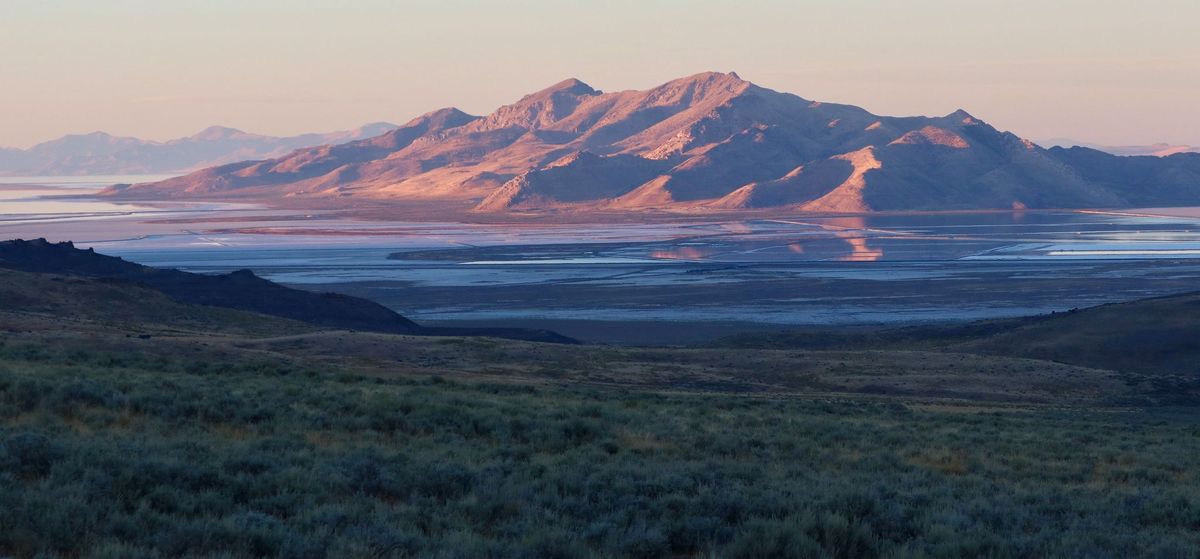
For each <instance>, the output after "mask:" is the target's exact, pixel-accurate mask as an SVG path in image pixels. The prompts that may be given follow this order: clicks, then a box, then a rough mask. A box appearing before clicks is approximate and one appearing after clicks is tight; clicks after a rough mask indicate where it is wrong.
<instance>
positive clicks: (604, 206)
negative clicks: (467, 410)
mask: <svg viewBox="0 0 1200 559" xmlns="http://www.w3.org/2000/svg"><path fill="white" fill-rule="evenodd" d="M389 134H391V135H393V137H394V138H395V139H396V140H397V141H377V139H369V140H359V141H355V142H348V143H346V144H342V145H340V146H335V147H330V146H320V147H315V148H306V149H303V150H298V151H296V152H294V153H291V154H289V155H287V156H284V157H281V158H274V159H267V160H263V161H253V162H242V163H238V164H233V165H231V166H226V167H220V168H211V169H206V170H203V171H199V172H197V173H193V174H191V175H187V176H184V177H178V178H175V179H169V180H167V181H161V182H157V183H145V184H138V185H121V186H119V187H114V188H111V189H109V190H108V191H107V193H108V194H110V195H113V196H117V197H123V198H131V199H138V198H155V197H162V196H179V195H183V196H188V197H197V198H206V197H207V198H238V199H255V200H262V201H268V202H269V201H271V200H280V199H283V198H289V199H293V200H294V201H299V203H306V204H310V205H318V206H319V205H322V204H332V203H335V202H333V200H340V201H339V202H337V203H345V201H346V200H350V201H362V202H371V203H385V204H386V203H420V202H426V201H438V202H443V203H445V202H449V203H452V204H454V205H455V206H456V207H458V208H460V209H461V210H462V211H464V212H476V213H505V212H529V211H533V212H538V211H552V212H563V211H568V212H569V211H599V210H604V211H647V210H656V211H657V210H662V211H676V212H715V211H737V210H752V209H771V210H782V211H796V212H823V213H828V212H835V213H844V212H850V213H859V212H872V211H921V210H974V209H1013V208H1082V207H1131V206H1137V205H1145V204H1161V203H1163V202H1164V201H1166V202H1167V203H1168V204H1169V205H1177V204H1197V203H1200V154H1195V155H1193V154H1178V155H1173V156H1171V157H1166V158H1162V159H1161V160H1158V159H1156V160H1154V161H1149V160H1147V161H1130V160H1129V159H1130V158H1119V157H1117V156H1112V155H1109V154H1105V153H1103V152H1099V151H1096V150H1089V149H1086V148H1078V149H1072V150H1063V149H1060V148H1052V149H1045V148H1043V147H1041V146H1039V145H1037V144H1036V143H1034V142H1032V141H1029V140H1027V139H1024V138H1020V137H1019V136H1017V135H1015V134H1012V133H1010V132H1004V131H1000V130H997V129H996V128H994V127H992V126H991V125H989V124H987V123H986V122H985V121H983V120H981V119H979V118H977V117H975V116H973V115H971V114H970V113H968V112H967V111H965V110H962V109H958V110H956V111H954V112H951V113H949V114H947V115H945V116H938V117H923V116H917V117H893V116H880V115H875V114H872V113H870V112H869V111H867V110H865V109H862V108H860V107H855V106H852V105H841V104H836V103H826V102H821V101H812V100H808V99H804V98H802V97H800V96H797V95H793V94H790V93H781V92H778V91H774V90H771V89H768V88H765V87H761V86H759V85H756V84H754V83H751V82H749V81H746V80H743V79H741V78H740V77H739V76H738V75H737V74H736V73H733V72H729V73H719V72H704V73H700V74H695V75H692V76H686V77H683V78H678V79H675V80H671V81H668V82H666V83H664V84H662V85H659V86H657V87H654V88H650V89H648V90H627V91H617V92H603V91H600V90H597V89H595V88H593V87H592V86H590V85H588V84H586V83H584V82H582V81H580V80H578V79H575V78H571V79H567V80H564V81H561V82H558V83H556V84H554V85H551V86H549V87H546V88H544V89H541V90H538V91H536V92H534V93H531V94H529V95H526V96H524V97H522V98H521V99H518V100H517V101H516V102H514V103H511V104H509V105H505V106H502V107H500V108H498V109H497V110H496V111H493V112H492V113H491V114H488V115H484V116H472V115H467V114H466V113H462V112H461V111H458V110H457V109H442V110H440V111H434V112H432V113H427V114H426V115H422V116H421V117H418V118H416V119H414V120H413V121H410V122H409V123H406V124H405V125H402V126H400V127H398V128H397V129H396V130H394V131H392V132H389ZM315 162H319V164H316V163H315ZM1097 167H1100V168H1108V169H1112V170H1113V171H1114V172H1115V173H1116V175H1114V176H1104V175H1098V174H1096V173H1094V172H1093V171H1092V169H1094V168H1097Z"/></svg>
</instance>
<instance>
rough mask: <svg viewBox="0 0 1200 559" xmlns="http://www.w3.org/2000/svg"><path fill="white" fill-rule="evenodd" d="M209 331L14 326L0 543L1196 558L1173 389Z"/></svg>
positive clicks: (1196, 507) (101, 549) (16, 551)
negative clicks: (518, 363) (973, 381)
mask: <svg viewBox="0 0 1200 559" xmlns="http://www.w3.org/2000/svg"><path fill="white" fill-rule="evenodd" d="M139 341H143V342H144V341H145V340H139ZM151 342H153V340H151ZM195 343H197V344H199V343H200V342H195ZM427 343H434V344H436V342H429V341H427ZM459 343H460V342H457V341H452V340H446V341H444V342H442V347H454V346H457V345H458V344H459ZM219 345H220V344H215V343H214V344H210V345H209V346H207V347H203V346H202V347H201V349H198V350H197V351H198V356H199V357H200V358H196V357H192V356H188V355H185V354H181V352H179V351H177V349H178V348H176V350H173V351H167V352H162V353H157V354H156V353H155V352H152V351H145V352H132V351H128V350H126V349H120V350H119V351H109V350H105V349H103V347H104V346H103V344H96V343H95V341H94V340H93V348H92V349H79V348H80V347H81V344H78V343H76V344H57V343H53V342H50V341H47V340H42V341H40V342H39V343H32V342H31V340H30V339H28V338H22V337H18V336H11V335H10V336H7V337H6V338H5V344H4V345H3V347H0V502H3V503H5V506H4V507H2V508H0V553H3V554H10V555H14V556H19V557H27V556H35V555H40V556H43V557H55V556H62V557H77V556H81V557H143V556H145V557H155V556H163V557H167V556H189V555H190V556H211V557H258V556H287V557H323V556H339V557H362V556H385V557H418V556H420V557H426V556H432V557H487V556H491V557H530V556H539V557H604V556H626V557H661V556H713V557H822V556H828V557H872V556H881V557H882V556H912V557H921V556H941V557H957V556H995V557H1018V556H1024V557H1031V556H1076V557H1097V556H1131V555H1147V556H1160V557H1188V556H1194V553H1195V549H1197V546H1200V532H1197V529H1198V528H1200V489H1198V488H1200V479H1197V477H1198V476H1200V463H1198V462H1200V421H1198V420H1197V419H1196V418H1195V417H1194V415H1193V414H1191V413H1190V412H1186V411H1174V410H1172V409H1170V408H1153V409H1132V408H1105V409H1091V410H1083V409H1076V408H1070V407H1061V406H1033V405H1028V406H1009V405H1000V404H979V403H964V402H960V401H935V400H929V401H920V400H915V399H910V400H904V399H889V400H886V401H885V400H880V399H872V398H852V397H851V398H848V397H842V396H826V397H817V396H803V395H797V394H791V395H789V394H783V393H778V392H752V393H731V392H723V391H706V392H699V391H692V392H688V393H680V392H673V393H672V392H664V391H661V390H653V389H647V388H644V387H638V386H619V385H616V384H610V385H607V386H604V385H593V384H587V383H582V384H581V383H573V382H565V381H541V382H514V381H512V380H511V379H509V380H508V381H498V380H486V379H485V380H468V379H456V380H451V379H447V378H445V377H442V376H429V375H424V376H423V375H421V374H419V372H417V371H409V372H407V373H405V374H395V375H386V374H380V372H379V371H378V370H369V371H367V372H364V373H360V372H355V371H356V369H354V368H353V367H348V366H347V367H335V366H330V365H328V364H326V363H322V362H321V361H319V360H318V361H308V362H306V361H304V360H300V359H297V358H295V357H287V356H280V355H278V354H271V353H265V352H264V353H261V354H259V357H252V356H251V354H239V353H225V351H226V350H224V349H213V348H215V347H217V346H219ZM114 347H115V346H114Z"/></svg>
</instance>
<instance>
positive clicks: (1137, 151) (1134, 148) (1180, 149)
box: [1039, 138, 1200, 157]
mask: <svg viewBox="0 0 1200 559" xmlns="http://www.w3.org/2000/svg"><path fill="white" fill-rule="evenodd" d="M1039 143H1040V144H1041V145H1044V146H1061V147H1065V148H1069V147H1075V146H1079V147H1085V148H1091V149H1095V150H1100V151H1103V152H1105V153H1111V154H1113V155H1153V156H1155V157H1167V156H1170V155H1175V154H1176V153H1200V146H1189V145H1184V144H1168V143H1165V142H1160V143H1157V144H1147V145H1127V146H1106V145H1102V144H1093V143H1088V142H1081V141H1079V140H1072V139H1070V138H1052V139H1049V140H1045V141H1042V142H1039Z"/></svg>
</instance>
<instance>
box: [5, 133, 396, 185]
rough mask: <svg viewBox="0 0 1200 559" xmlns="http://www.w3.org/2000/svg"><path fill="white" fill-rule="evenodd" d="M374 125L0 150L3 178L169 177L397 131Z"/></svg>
mask: <svg viewBox="0 0 1200 559" xmlns="http://www.w3.org/2000/svg"><path fill="white" fill-rule="evenodd" d="M395 127H396V125H394V124H389V123H386V122H375V123H371V124H366V125H363V126H361V127H359V128H355V129H353V130H342V131H337V132H328V133H321V134H301V135H298V136H287V137H276V136H263V135H260V134H250V133H247V132H242V131H241V130H237V129H234V128H226V127H223V126H211V127H209V128H205V129H204V130H201V131H200V132H198V133H196V134H193V135H191V136H187V137H184V138H178V139H174V140H169V141H166V142H153V141H149V140H141V139H138V138H125V137H118V136H113V135H110V134H106V133H104V132H92V133H90V134H73V135H69V136H63V137H61V138H58V139H56V140H51V141H48V142H43V143H40V144H38V145H36V146H33V147H31V148H29V149H27V150H19V149H11V148H7V149H3V148H0V175H10V176H51V175H120V174H143V173H145V174H150V173H170V172H178V171H188V170H192V169H200V168H204V167H209V166H212V165H220V164H223V163H230V162H234V161H242V160H246V159H261V158H265V157H280V156H283V155H286V154H287V153H289V152H291V151H292V150H295V149H298V148H302V147H308V146H316V145H324V144H339V143H343V142H349V141H353V140H360V139H364V138H371V137H374V136H378V135H380V134H383V133H384V132H387V131H388V130H391V129H393V128H395Z"/></svg>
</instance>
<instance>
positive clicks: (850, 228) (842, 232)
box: [822, 217, 883, 262]
mask: <svg viewBox="0 0 1200 559" xmlns="http://www.w3.org/2000/svg"><path fill="white" fill-rule="evenodd" d="M822 227H823V228H825V229H826V230H828V231H831V232H832V233H833V234H834V236H836V237H838V238H840V239H842V240H844V241H846V244H848V245H850V254H844V255H842V256H839V257H837V260H840V261H843V262H874V261H876V260H879V259H880V258H883V249H882V248H872V247H871V246H869V245H868V244H867V237H866V233H867V226H866V222H865V221H864V220H863V218H861V217H835V218H831V219H828V220H826V221H825V222H824V223H822Z"/></svg>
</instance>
